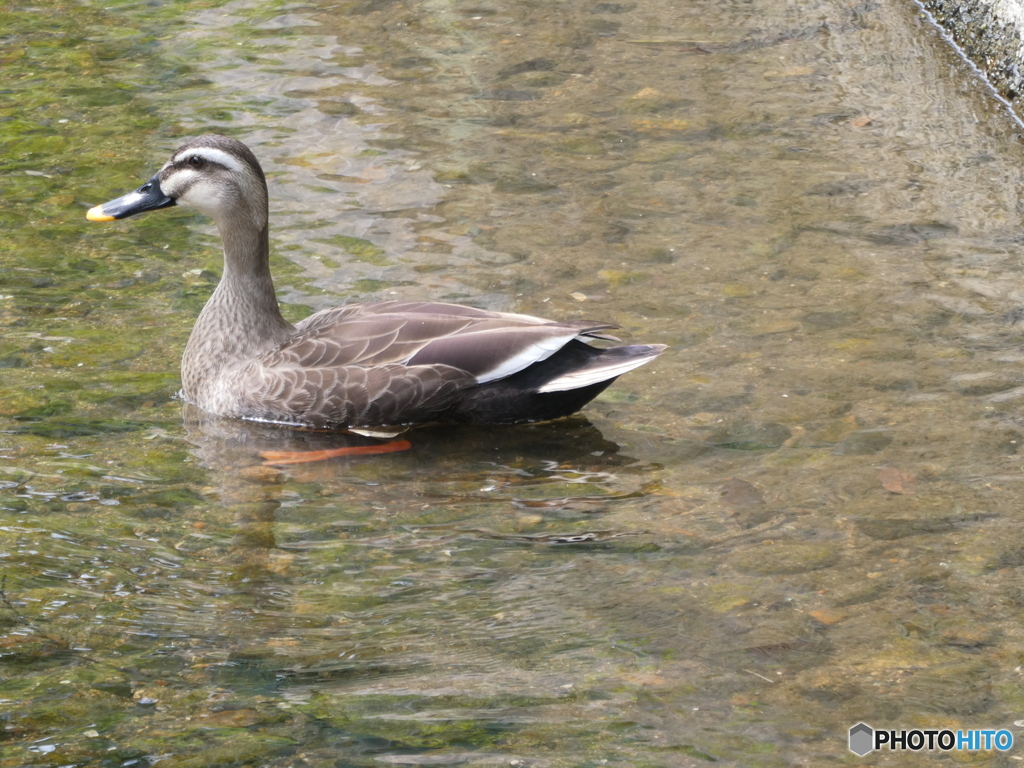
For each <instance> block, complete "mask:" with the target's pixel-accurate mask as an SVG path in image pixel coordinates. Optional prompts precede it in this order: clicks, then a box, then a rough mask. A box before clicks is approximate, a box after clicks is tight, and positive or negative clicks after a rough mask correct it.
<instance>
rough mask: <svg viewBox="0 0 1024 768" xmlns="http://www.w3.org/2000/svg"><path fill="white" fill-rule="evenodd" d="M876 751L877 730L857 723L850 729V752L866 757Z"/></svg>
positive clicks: (865, 724)
mask: <svg viewBox="0 0 1024 768" xmlns="http://www.w3.org/2000/svg"><path fill="white" fill-rule="evenodd" d="M874 749H875V729H874V728H872V727H871V726H870V725H868V724H867V723H857V724H856V725H855V726H853V728H851V729H850V751H851V752H853V754H855V755H857V756H859V757H864V755H866V754H868V753H869V752H872V751H874Z"/></svg>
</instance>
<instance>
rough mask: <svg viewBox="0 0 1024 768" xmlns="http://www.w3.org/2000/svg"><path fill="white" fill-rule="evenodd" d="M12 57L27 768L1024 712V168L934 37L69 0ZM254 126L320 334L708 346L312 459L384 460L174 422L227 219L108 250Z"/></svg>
mask: <svg viewBox="0 0 1024 768" xmlns="http://www.w3.org/2000/svg"><path fill="white" fill-rule="evenodd" d="M0 67H2V71H3V73H4V74H3V77H2V82H0V92H2V93H3V98H2V100H0V141H2V147H3V149H2V153H0V264H2V269H0V570H2V576H0V589H2V592H0V725H2V729H0V734H2V736H0V739H2V741H0V766H2V767H3V768H6V767H7V766H23V765H31V766H54V767H56V766H131V765H147V764H149V765H151V764H154V763H158V764H160V765H161V766H236V765H239V766H240V765H254V766H267V767H276V766H332V767H334V766H337V767H338V768H342V767H344V766H370V765H382V764H383V765H459V764H471V765H522V766H599V765H627V766H694V765H704V764H710V763H713V762H715V763H718V764H721V765H736V766H782V765H791V764H799V765H820V764H827V763H831V762H836V761H838V760H841V759H842V760H845V759H846V758H847V757H849V758H850V759H851V760H852V759H853V756H852V755H850V754H849V752H848V751H847V749H846V733H847V729H848V728H849V727H850V726H851V725H853V724H854V723H856V722H858V721H862V720H863V721H866V722H869V723H871V724H873V725H876V726H879V727H882V726H885V727H904V728H911V727H920V728H946V727H948V728H953V729H957V728H974V727H978V728H1008V729H1010V730H1011V731H1013V732H1014V733H1015V734H1018V733H1019V732H1020V728H1019V727H1018V726H1016V725H1014V723H1015V722H1021V723H1022V726H1024V720H1022V719H1021V718H1024V690H1022V687H1021V680H1020V677H1021V672H1020V666H1019V665H1020V664H1021V663H1022V660H1024V642H1022V629H1021V627H1022V621H1021V619H1022V618H1024V591H1022V587H1021V570H1022V567H1024V533H1022V527H1021V525H1020V523H1019V518H1020V509H1021V504H1020V498H1021V493H1022V492H1024V473H1022V472H1021V467H1020V457H1019V454H1018V450H1019V449H1020V448H1021V446H1022V445H1024V419H1022V417H1021V415H1020V414H1021V413H1022V409H1024V352H1022V341H1024V338H1022V336H1024V319H1022V318H1024V309H1022V308H1024V269H1022V264H1021V259H1020V253H1021V235H1020V224H1021V222H1020V208H1021V203H1020V201H1019V199H1018V191H1017V190H1018V189H1019V184H1020V181H1021V179H1020V176H1021V170H1020V169H1021V168H1022V167H1024V163H1022V160H1024V157H1022V154H1024V153H1022V148H1021V144H1020V137H1019V135H1018V130H1019V126H1018V124H1017V123H1016V122H1015V121H1014V120H1013V119H1012V117H1011V116H1010V115H1009V114H1008V113H1007V112H1005V111H1004V110H1003V108H1002V107H1001V105H1000V104H999V103H998V102H996V101H995V100H994V99H993V98H992V97H991V95H990V94H989V93H988V92H987V91H986V90H985V89H984V87H983V86H982V85H981V84H980V82H979V81H978V80H977V79H976V78H975V76H974V75H973V73H972V72H970V71H969V70H968V69H967V68H966V67H965V66H964V65H963V64H962V63H960V61H959V60H957V59H956V58H955V57H954V56H953V55H952V54H951V53H950V51H949V50H948V48H947V46H946V44H945V43H944V41H943V40H942V39H941V38H940V37H939V35H938V34H937V33H936V31H935V30H934V29H933V28H932V27H930V26H929V25H928V23H927V22H926V21H925V20H923V19H921V18H920V17H919V16H918V12H917V10H916V8H915V7H914V6H912V5H910V4H908V3H901V2H898V1H897V0H883V1H882V2H880V3H867V2H865V3H860V4H856V3H847V2H827V1H825V0H821V1H819V2H809V3H799V4H797V3H785V2H770V1H769V0H761V1H760V2H757V3H753V2H722V3H717V4H708V3H698V2H690V3H678V2H667V1H666V0H630V1H629V2H596V1H595V0H579V1H575V2H566V3H515V2H505V3H502V2H493V1H492V0H482V1H481V2H475V3H469V2H467V3H443V2H424V3H399V2H387V1H386V0H366V1H362V0H352V1H350V2H341V3H338V2H335V1H334V0H322V2H321V1H320V0H314V1H313V2H307V3H288V2H256V1H255V0H234V1H233V2H218V1H217V0H194V1H190V2H175V3H171V2H152V3H144V4H142V3H134V2H124V1H122V0H107V1H106V2H104V3H92V2H84V1H83V2H78V3H64V2H60V1H59V0H40V2H37V3H35V4H33V5H32V6H31V7H29V6H27V5H26V4H23V3H6V4H2V5H0ZM209 131H215V132H220V133H226V134H229V135H232V136H235V137H238V138H241V139H243V140H244V141H246V142H247V143H248V144H250V146H252V147H253V149H254V150H255V151H256V153H257V155H258V156H259V157H260V159H261V160H262V162H263V163H264V168H265V169H266V171H267V174H268V178H269V180H270V193H271V198H272V202H271V209H272V220H273V230H272V243H273V245H272V249H273V252H274V270H275V273H276V274H277V277H278V286H279V293H280V295H281V298H282V300H283V301H284V302H285V303H286V306H285V311H286V313H287V314H288V316H289V317H291V318H293V319H294V318H299V317H302V316H304V315H305V314H307V313H308V312H310V311H311V309H315V308H320V307H323V306H330V305H332V304H336V303H341V302H346V301H352V300H374V299H384V298H413V297H422V298H427V297H429V298H433V299H442V300H450V301H458V302H463V303H467V304H472V305H475V306H483V307H489V308H495V309H509V310H515V311H520V312H528V313H534V314H543V315H548V316H552V317H557V318H589V319H597V320H611V321H614V322H617V323H619V324H620V325H621V326H622V332H621V335H622V336H623V337H624V338H628V339H629V340H631V341H643V342H650V343H664V344H669V345H670V346H671V349H670V350H669V351H668V352H666V353H665V354H664V355H663V356H662V358H661V359H660V360H659V361H658V362H657V363H655V364H652V365H649V366H647V367H645V368H643V369H640V370H638V371H636V372H633V373H631V374H629V375H628V376H626V377H624V378H623V379H621V380H620V381H618V382H617V383H616V384H615V385H614V386H613V387H612V388H611V389H609V390H608V391H607V392H606V393H605V394H604V395H602V396H601V397H600V398H599V399H598V400H597V401H596V402H594V403H593V404H591V405H590V406H589V407H588V408H586V409H585V411H584V412H583V414H582V415H580V416H578V417H573V418H571V419H566V420H563V421H560V422H555V423H550V424H543V425H534V426H525V427H517V428H505V429H440V428H430V429H421V430H416V431H413V432H411V433H409V435H408V437H409V439H410V440H411V442H412V448H411V450H409V451H407V452H404V453H396V454H390V455H385V456H377V457H364V458H349V459H334V460H330V461H326V462H320V463H315V464H309V465H303V466H297V467H291V468H285V469H278V468H273V467H267V466H263V465H262V463H261V459H260V457H259V452H260V451H261V450H265V449H268V448H293V447H306V448H319V447H325V446H332V445H336V444H338V443H339V442H340V441H343V440H344V439H345V438H343V437H337V436H331V435H302V434H292V433H287V432H284V431H282V430H276V429H270V428H260V427H254V426H252V425H246V424H241V423H236V422H224V421H217V420H211V419H209V418H206V417H204V416H203V415H202V414H199V413H196V412H193V411H191V410H189V409H183V407H182V405H181V403H180V402H179V401H177V400H176V399H175V397H174V395H175V392H176V390H177V389H178V386H179V382H178V360H179V357H180V354H181V350H182V348H183V346H184V342H185V340H186V338H187V335H188V331H189V329H190V327H191V324H192V322H193V320H194V318H195V316H196V315H197V313H198V312H199V309H200V308H201V307H202V304H203V302H204V301H205V299H206V298H207V297H208V296H209V294H210V292H211V291H212V289H213V285H214V284H215V283H216V280H217V277H218V275H219V273H220V269H221V264H220V253H219V244H218V241H217V239H216V235H215V232H214V231H213V229H212V227H211V226H210V224H209V222H208V221H206V220H204V219H203V218H202V217H200V216H197V215H194V214H190V213H189V212H187V211H183V210H180V209H175V210H171V211H162V212H159V213H154V214H149V215H147V216H144V217H139V218H134V219H131V220H129V221H126V222H121V223H117V224H113V225H107V226H100V225H91V224H87V223H86V221H85V219H84V211H85V209H86V208H87V207H89V206H90V205H93V204H96V203H99V202H103V201H105V200H107V199H110V198H112V197H114V196H117V195H119V194H122V193H123V192H125V191H127V190H129V189H131V188H133V187H135V186H137V185H138V184H139V183H140V182H141V181H142V180H143V179H145V178H148V176H149V175H150V174H151V173H152V172H153V171H154V170H155V169H156V168H158V167H159V166H160V165H161V164H162V163H163V162H164V160H165V159H166V157H167V155H168V154H169V152H170V151H171V150H172V149H173V148H174V147H176V146H177V145H178V144H179V143H180V142H181V141H183V139H184V138H185V137H188V136H192V135H195V134H198V133H202V132H209ZM1014 751H1015V752H1019V748H1018V747H1015V750H1014ZM1013 754H1014V753H1013V752H1011V753H1010V755H1009V756H1005V755H992V754H990V753H986V752H981V753H976V754H973V755H971V756H966V755H964V756H962V761H966V762H969V763H970V764H985V765H988V764H992V765H1003V764H1013V763H1011V762H1009V761H1010V760H1012V759H1014V758H1013ZM935 759H936V756H934V755H909V756H907V755H892V754H890V753H885V752H882V753H876V755H874V756H873V757H872V758H871V759H869V760H868V761H867V762H872V763H873V764H886V765H889V764H891V765H895V764H899V765H916V764H921V765H924V764H929V765H930V764H932V762H933V761H934V760H935ZM1018 759H1019V758H1018Z"/></svg>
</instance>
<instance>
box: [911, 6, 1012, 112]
mask: <svg viewBox="0 0 1024 768" xmlns="http://www.w3.org/2000/svg"><path fill="white" fill-rule="evenodd" d="M918 5H919V6H920V7H922V8H924V9H925V10H926V11H927V12H928V13H929V14H930V15H931V16H932V18H933V19H934V21H935V22H936V23H938V24H939V26H941V27H942V28H943V29H944V30H945V31H946V32H947V34H948V35H949V36H950V38H951V39H952V40H953V42H955V43H956V44H957V45H958V46H959V47H960V50H961V52H962V53H963V54H964V55H965V56H966V57H967V58H968V59H969V60H970V61H971V62H973V63H974V65H975V66H977V67H978V68H979V69H980V70H981V71H982V72H983V73H984V74H985V75H986V77H987V78H988V81H989V82H990V83H991V84H992V87H993V88H995V90H996V91H997V92H998V93H999V95H1000V96H1002V97H1003V98H1004V99H1006V100H1007V101H1008V102H1010V104H1011V105H1012V106H1013V108H1014V111H1015V112H1017V114H1018V115H1019V114H1021V113H1022V110H1024V75H1022V70H1024V0H920V1H919V2H918Z"/></svg>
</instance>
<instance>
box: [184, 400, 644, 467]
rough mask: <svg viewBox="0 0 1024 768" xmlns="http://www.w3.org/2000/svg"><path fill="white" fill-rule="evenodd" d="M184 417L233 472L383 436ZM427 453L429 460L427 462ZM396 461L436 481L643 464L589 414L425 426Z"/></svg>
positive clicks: (366, 445) (198, 452) (214, 463)
mask: <svg viewBox="0 0 1024 768" xmlns="http://www.w3.org/2000/svg"><path fill="white" fill-rule="evenodd" d="M183 415H184V422H185V430H186V435H187V439H188V442H189V443H191V444H192V446H193V451H192V452H193V453H194V454H195V456H196V458H198V459H199V461H200V463H201V464H202V465H203V466H204V467H206V468H207V469H211V470H214V471H219V472H225V473H226V474H227V476H228V477H233V476H234V475H235V474H237V473H238V472H239V471H240V470H245V468H246V467H250V466H252V465H253V464H254V463H258V462H257V460H256V459H255V456H256V455H257V454H260V455H266V454H267V453H270V452H272V451H286V452H295V455H297V456H306V455H308V454H311V453H312V454H314V455H316V454H328V456H327V457H334V456H336V457H345V456H358V455H359V454H360V453H363V452H365V453H376V452H377V451H374V450H373V449H374V448H379V441H376V440H373V439H371V438H369V437H365V436H363V435H358V434H350V433H348V432H340V431H328V430H313V429H303V428H293V427H285V426H280V425H276V424H260V423H253V422H248V421H239V420H237V419H225V418H221V417H218V416H212V415H210V414H208V413H204V412H203V411H201V410H200V409H198V408H196V407H195V406H192V405H186V406H185V408H184V409H183ZM403 442H404V441H403ZM388 445H390V443H389V444H388ZM359 449H369V450H365V451H360V450H359ZM419 457H424V458H423V460H422V464H421V460H420V458H419ZM396 460H397V461H398V463H397V464H394V463H392V462H391V461H389V462H388V466H393V467H395V468H396V470H395V471H398V472H399V473H400V474H403V475H404V474H405V473H406V472H410V471H411V472H413V473H417V474H418V473H419V471H420V470H421V469H422V470H424V471H426V472H429V473H430V475H431V477H433V478H435V479H437V478H439V477H440V476H441V475H444V474H445V473H446V471H450V472H451V473H452V476H453V478H454V477H462V476H464V475H465V474H466V472H467V471H468V472H472V471H473V470H468V469H467V467H469V466H472V465H476V464H484V465H490V464H503V465H505V464H507V465H513V464H520V463H522V462H523V461H526V462H527V463H528V464H529V465H530V466H531V467H532V468H533V469H535V470H538V471H539V470H540V469H541V468H543V467H547V466H554V465H558V464H562V463H566V462H569V463H572V464H573V465H574V466H576V465H578V467H579V468H584V469H581V471H596V472H602V471H615V470H616V469H617V468H618V467H620V466H622V465H623V464H631V463H633V462H634V461H635V459H633V458H630V457H627V456H621V455H620V454H619V445H618V444H617V443H616V442H614V441H613V440H609V439H608V438H606V437H605V436H604V435H603V434H602V433H601V431H600V430H599V429H598V428H597V427H595V426H594V425H593V424H591V423H590V422H589V421H588V420H587V419H585V418H584V417H582V416H574V417H572V418H569V419H566V420H563V421H560V422H558V423H557V424H523V425H518V426H513V427H509V428H508V429H504V430H502V431H501V432H499V433H496V432H493V431H491V432H484V431H481V430H479V429H475V428H473V427H471V426H462V425H445V426H438V427H432V426H424V427H422V428H420V429H419V430H418V431H417V433H416V445H415V450H413V451H411V452H410V453H407V454H404V455H403V456H402V457H401V458H399V457H396ZM270 463H273V462H270ZM331 466H332V465H330V464H325V465H324V467H325V471H326V472H327V474H326V475H325V476H324V477H325V479H326V478H327V477H330V476H331V469H330V467H331ZM446 468H447V469H446ZM304 469H306V470H309V469H310V468H309V467H307V468H304ZM382 471H385V472H387V471H391V470H382ZM243 474H244V475H245V477H246V478H247V479H249V480H251V479H252V478H254V477H255V478H257V479H258V478H262V477H271V476H272V475H269V474H268V475H263V474H262V473H260V472H257V471H256V470H253V473H252V474H250V473H249V472H248V471H247V470H246V471H244V472H243Z"/></svg>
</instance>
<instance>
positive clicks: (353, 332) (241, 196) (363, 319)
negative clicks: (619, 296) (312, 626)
mask: <svg viewBox="0 0 1024 768" xmlns="http://www.w3.org/2000/svg"><path fill="white" fill-rule="evenodd" d="M176 203H180V204H182V205H187V206H190V207H192V208H195V209H197V210H199V211H201V212H203V213H205V214H207V215H209V216H211V217H212V218H213V219H214V221H215V222H216V224H217V228H218V230H219V231H220V235H221V238H222V240H223V242H224V276H223V278H222V279H221V281H220V284H219V285H218V286H217V289H216V290H215V291H214V293H213V295H212V296H211V297H210V300H209V301H208V302H207V304H206V306H205V307H204V308H203V311H202V313H201V314H200V316H199V319H198V320H197V321H196V324H195V327H194V328H193V329H192V335H191V337H190V338H189V341H188V345H187V346H186V348H185V355H184V358H183V360H182V393H183V395H184V397H185V399H186V400H188V401H189V402H191V403H194V404H195V405H197V406H198V407H199V408H201V409H203V410H204V411H207V412H208V413H211V414H217V415H220V416H230V417H237V418H243V419H249V420H253V421H262V422H272V423H279V424H288V425H301V426H306V427H315V428H327V429H350V430H364V431H375V432H376V433H379V432H390V433H391V434H397V433H398V432H399V431H401V430H402V428H404V427H407V426H410V425H414V424H423V423H428V422H448V423H471V424H516V423H521V422H535V421H545V420H548V419H554V418H558V417H560V416H565V415H567V414H570V413H573V412H575V411H577V410H579V409H580V408H582V407H583V406H584V405H585V404H586V403H588V402H590V400H592V399H593V398H594V397H595V396H596V395H597V394H598V393H600V392H601V391H602V390H604V388H605V387H607V386H608V385H609V384H611V382H612V381H614V380H615V378H616V377H618V376H619V375H621V374H623V373H626V372H627V371H630V370H632V369H633V368H636V367H638V366H641V365H643V364H644V363H647V362H649V361H651V360H653V359H654V358H655V357H657V355H658V354H659V353H660V352H661V351H662V350H663V349H664V346H663V345H628V346H618V347H610V348H604V349H602V348H598V347H593V346H591V345H590V344H587V343H585V340H587V339H609V338H613V337H609V336H607V335H606V333H605V332H606V331H607V330H608V329H610V328H613V327H614V326H612V325H610V324H607V323H594V322H586V321H569V322H557V321H552V320H544V319H541V318H537V317H531V316H528V315H517V314H508V313H500V312H488V311H484V310H480V309H473V308H471V307H463V306H458V305H454V304H440V303H433V302H425V301H391V302H384V303H379V304H351V305H346V306H343V307H336V308H333V309H326V310H323V311H320V312H317V313H315V314H313V315H311V316H310V317H308V318H306V319H305V320H303V321H301V322H300V323H298V324H297V325H294V326H293V325H292V324H290V323H289V322H287V321H286V320H285V319H284V318H283V317H282V316H281V313H280V311H279V309H278V305H277V299H276V297H275V294H274V284H273V280H272V279H271V276H270V266H269V239H268V224H267V220H268V209H267V186H266V181H265V179H264V176H263V171H262V169H261V168H260V165H259V162H258V161H257V160H256V157H255V156H254V155H253V153H252V152H251V151H250V150H249V149H248V147H246V146H245V145H244V144H242V143H241V142H239V141H236V140H234V139H229V138H225V137H223V136H201V137H199V138H196V139H193V140H192V141H189V142H188V143H186V144H185V145H184V146H182V147H181V148H180V149H178V151H177V152H175V153H174V155H173V156H172V157H171V159H170V160H169V161H168V162H167V164H166V165H164V167H163V168H161V169H160V171H159V172H158V173H157V174H156V175H155V176H154V177H153V178H152V179H150V180H149V181H148V182H146V183H145V184H144V185H142V186H141V187H140V188H139V189H137V190H136V191H134V192H130V193H129V194H127V195H124V196H123V197H120V198H118V199H116V200H112V201H111V202H109V203H105V204H103V205H100V206H96V207H95V208H93V209H91V210H90V211H89V213H88V218H89V219H90V220H92V221H111V220H113V219H122V218H125V217H127V216H132V215H134V214H136V213H142V212H143V211H149V210H155V209H157V208H165V207H168V206H171V205H175V204H176Z"/></svg>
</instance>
